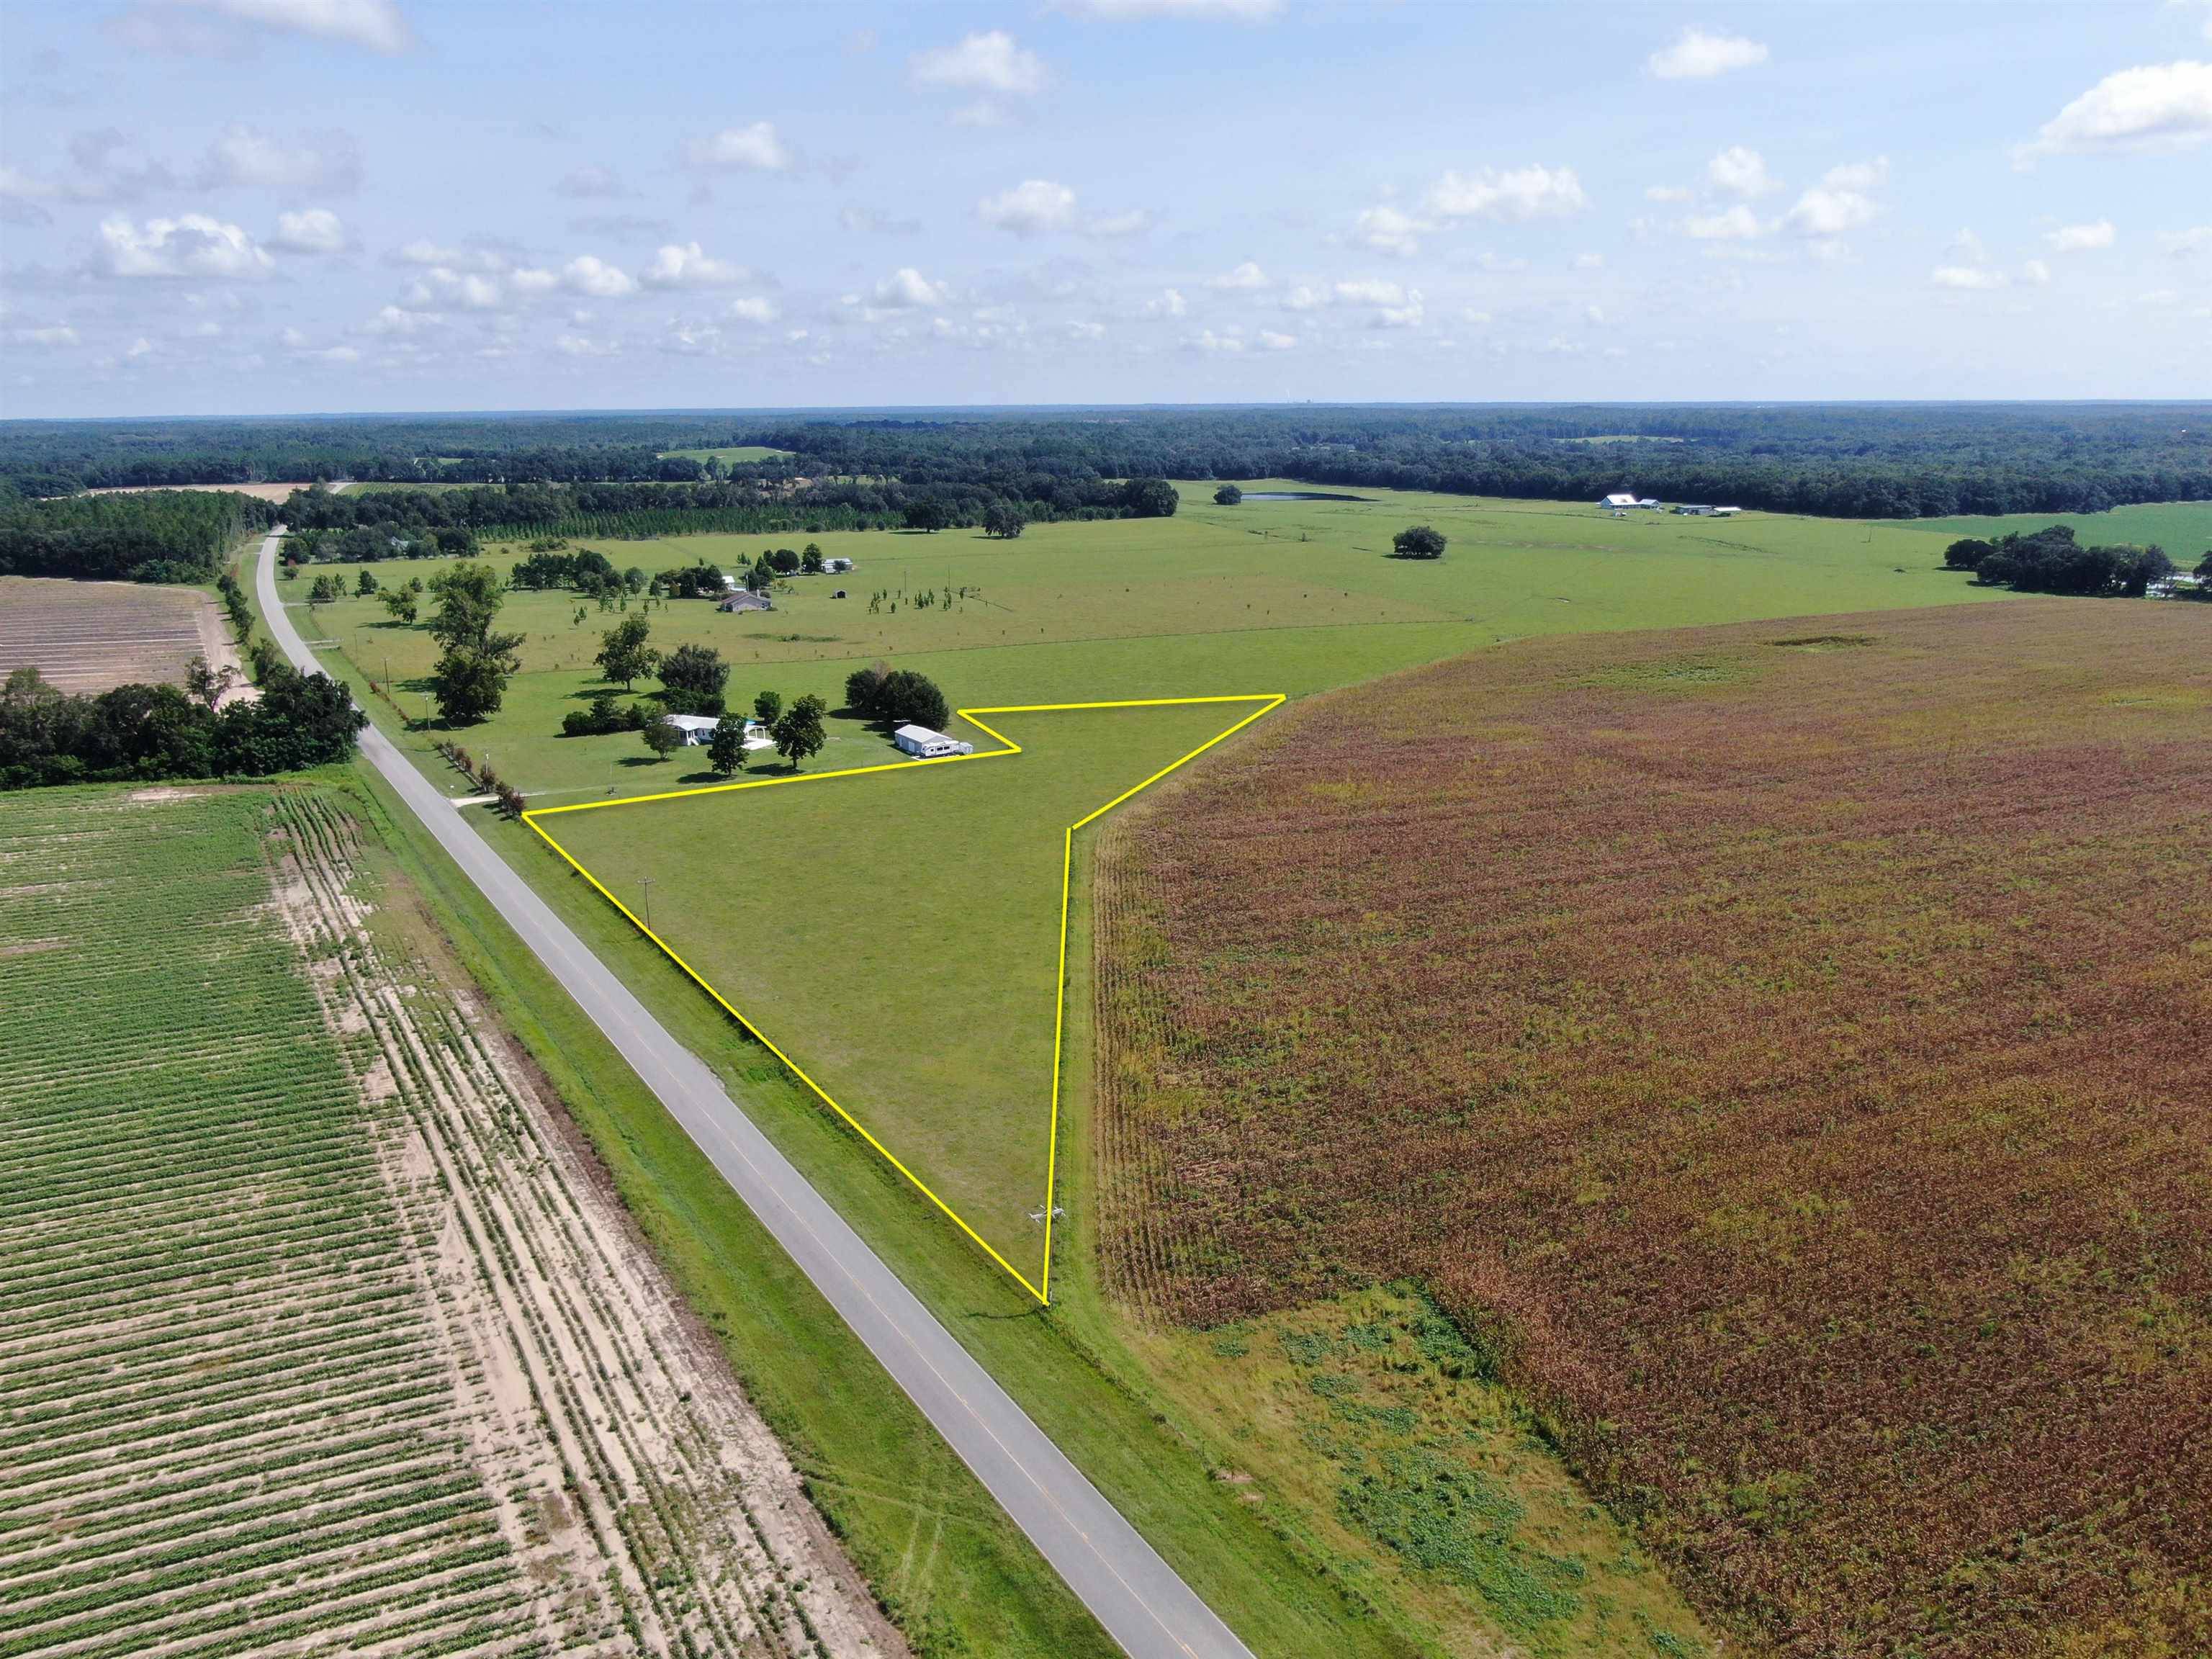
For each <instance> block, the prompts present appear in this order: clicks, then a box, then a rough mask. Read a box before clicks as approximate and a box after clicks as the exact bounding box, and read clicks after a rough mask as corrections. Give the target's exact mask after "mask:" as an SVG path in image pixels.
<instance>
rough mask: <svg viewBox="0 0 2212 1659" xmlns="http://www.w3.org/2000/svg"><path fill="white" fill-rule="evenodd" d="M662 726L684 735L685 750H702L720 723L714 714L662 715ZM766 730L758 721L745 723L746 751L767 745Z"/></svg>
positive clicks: (712, 740)
mask: <svg viewBox="0 0 2212 1659" xmlns="http://www.w3.org/2000/svg"><path fill="white" fill-rule="evenodd" d="M660 723H661V724H662V725H663V726H673V727H675V728H676V730H678V732H682V733H683V734H684V746H685V747H686V748H690V749H704V748H705V747H706V746H707V745H708V744H710V743H712V742H714V728H715V727H716V726H720V724H721V723H722V721H721V718H720V716H719V715H714V714H663V715H662V716H661V717H660ZM744 744H745V747H746V748H748V749H764V748H766V747H767V746H768V744H769V735H768V728H767V727H766V726H763V725H762V724H761V723H760V722H759V721H758V720H747V721H746V722H745V738H744Z"/></svg>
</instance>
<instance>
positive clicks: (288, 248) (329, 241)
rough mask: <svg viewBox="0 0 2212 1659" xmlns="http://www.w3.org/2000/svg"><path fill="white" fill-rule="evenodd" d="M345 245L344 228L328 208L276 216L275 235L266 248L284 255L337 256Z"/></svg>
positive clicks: (307, 209)
mask: <svg viewBox="0 0 2212 1659" xmlns="http://www.w3.org/2000/svg"><path fill="white" fill-rule="evenodd" d="M345 245H346V234H345V227H344V226H343V224H341V223H339V222H338V216H337V214H335V213H333V212H331V210H329V209H328V208H303V209H301V210H300V211H299V212H297V213H280V214H278V215H277V216H276V234H275V235H274V236H272V237H270V239H269V246H271V247H276V248H282V249H283V250H284V251H285V252H287V253H338V252H343V251H344V248H345Z"/></svg>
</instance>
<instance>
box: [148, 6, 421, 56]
mask: <svg viewBox="0 0 2212 1659" xmlns="http://www.w3.org/2000/svg"><path fill="white" fill-rule="evenodd" d="M170 3H172V4H174V5H183V6H193V7H197V9H200V10H202V11H211V12H214V13H216V14H217V15H220V16H223V17H228V18H229V19H231V20H232V21H234V22H239V23H248V24H252V25H253V26H254V27H258V28H265V29H273V30H275V31H276V32H278V33H288V34H304V35H307V36H310V37H312V38H313V39H315V40H328V41H331V42H333V43H335V44H337V45H340V46H366V47H367V48H368V50H369V51H371V52H385V53H386V54H389V53H392V52H404V51H406V50H407V49H408V47H410V46H413V45H414V44H415V37H414V33H413V32H412V31H411V30H410V29H409V28H408V27H407V20H406V19H405V18H404V17H403V16H401V15H400V14H399V8H398V6H397V5H395V4H393V3H392V0H170Z"/></svg>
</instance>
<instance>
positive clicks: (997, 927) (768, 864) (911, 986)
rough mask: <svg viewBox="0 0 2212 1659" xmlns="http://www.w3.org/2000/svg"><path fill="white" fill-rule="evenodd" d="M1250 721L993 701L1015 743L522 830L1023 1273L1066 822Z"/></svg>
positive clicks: (1043, 1150)
mask: <svg viewBox="0 0 2212 1659" xmlns="http://www.w3.org/2000/svg"><path fill="white" fill-rule="evenodd" d="M1252 712H1253V706H1252V705H1249V704H1239V703H1227V704H1224V703H1212V704H1192V705H1176V706H1170V707H1168V708H1123V709H1096V710H1090V709H1086V710H1073V711H1058V712H1054V713H1048V714H1008V715H998V714H994V715H991V716H989V717H988V719H989V720H990V723H991V726H993V728H994V729H995V730H997V731H1000V732H1004V733H1005V734H1006V736H1007V737H1008V738H1012V740H1013V741H1014V742H1015V743H1017V744H1020V745H1021V749H1022V752H1021V753H1020V754H1018V755H1012V756H1008V757H1006V758H1004V759H997V760H989V761H981V760H978V761H970V762H964V763H960V764H958V765H951V766H921V767H915V768H913V769H908V770H901V771H893V772H887V773H877V774H873V775H866V776H856V777H842V778H823V779H821V780H819V781H812V782H806V783H804V784H794V785H784V786H777V787H757V788H740V789H735V790H729V791H724V792H720V793H711V794H692V795H686V796H684V797H681V798H680V799H674V800H659V801H639V802H633V803H628V804H623V805H607V806H604V807H591V808H588V809H586V810H583V811H566V812H556V813H554V814H552V815H550V816H549V817H544V818H542V819H540V820H538V823H539V824H540V827H541V828H542V829H544V831H545V833H547V834H548V835H550V836H552V837H553V838H554V839H556V841H558V842H560V844H561V845H562V848H565V849H566V850H567V851H568V854H570V856H572V857H573V858H574V859H575V860H577V861H578V862H579V863H580V864H582V865H583V866H586V868H587V869H589V870H590V871H591V872H592V876H593V878H596V879H597V880H598V881H599V883H600V884H602V885H604V886H605V887H606V888H607V889H608V890H609V891H611V892H612V893H613V894H614V895H615V896H616V897H617V898H618V899H620V900H621V901H622V902H623V903H624V904H625V905H627V906H628V907H629V908H630V910H631V911H632V912H633V913H635V914H637V915H640V916H643V915H645V914H646V911H647V908H648V907H649V908H650V909H651V912H652V927H653V931H654V932H655V933H658V934H659V936H660V938H661V939H663V940H664V941H665V942H666V944H667V945H668V947H669V949H670V950H671V951H674V952H675V953H676V954H677V955H678V956H679V957H682V958H683V959H684V961H685V962H686V963H690V966H691V967H692V968H693V969H695V970H696V971H697V972H698V973H699V974H700V975H702V977H703V978H705V979H706V980H707V981H708V982H709V983H710V984H712V985H713V986H714V988H715V989H716V990H717V991H719V992H720V994H722V996H723V997H724V998H725V999H726V1000H728V1001H729V1002H731V1003H732V1004H733V1005H734V1006H736V1007H737V1008H738V1011H739V1012H741V1013H743V1014H744V1016H746V1018H749V1019H750V1020H752V1021H753V1022H754V1023H755V1024H756V1025H757V1027H758V1029H759V1030H761V1032H762V1033H763V1035H764V1036H767V1037H768V1038H769V1040H770V1041H771V1042H775V1044H776V1046H777V1047H778V1048H782V1049H783V1050H784V1052H785V1053H787V1054H790V1055H791V1056H792V1058H793V1060H796V1061H797V1062H798V1063H799V1065H800V1066H803V1067H804V1068H805V1070H806V1072H807V1073H808V1074H809V1075H811V1077H812V1078H813V1079H814V1080H815V1082H816V1083H817V1084H818V1085H821V1087H822V1088H823V1091H825V1092H826V1093H828V1094H829V1096H830V1097H831V1098H833V1099H834V1100H836V1102H837V1103H838V1104H839V1105H841V1106H842V1107H843V1108H844V1109H845V1110H846V1111H847V1112H848V1113H849V1114H850V1115H852V1116H853V1117H854V1118H855V1119H856V1120H858V1121H860V1124H861V1125H862V1126H863V1127H866V1129H867V1131H868V1132H869V1133H871V1134H872V1135H874V1136H876V1137H877V1138H878V1139H879V1140H881V1141H882V1142H883V1143H884V1146H885V1147H886V1148H887V1149H888V1151H889V1152H890V1154H891V1156H893V1157H895V1158H897V1159H899V1161H900V1162H901V1163H902V1164H905V1165H906V1167H907V1168H908V1170H911V1171H912V1172H913V1175H914V1176H915V1178H916V1179H917V1180H919V1181H921V1182H922V1183H923V1184H924V1185H926V1186H927V1187H928V1188H930V1189H931V1190H932V1191H933V1192H934V1193H936V1194H937V1195H938V1196H939V1198H940V1199H942V1200H944V1201H945V1204H947V1205H948V1206H951V1208H952V1209H953V1210H954V1211H955V1212H957V1213H958V1215H959V1216H960V1218H962V1219H963V1221H964V1222H966V1224H967V1225H969V1226H970V1227H972V1228H973V1229H974V1230H975V1232H976V1233H977V1234H978V1235H979V1236H980V1237H981V1238H982V1239H983V1240H984V1242H985V1243H987V1244H988V1245H989V1246H990V1247H991V1249H994V1250H995V1251H997V1252H998V1253H999V1255H1000V1256H1002V1257H1004V1258H1005V1260H1006V1262H1007V1263H1008V1264H1010V1265H1011V1266H1012V1267H1013V1268H1014V1269H1015V1270H1016V1271H1017V1272H1018V1273H1022V1274H1023V1275H1024V1276H1026V1277H1027V1278H1028V1279H1029V1280H1030V1282H1031V1283H1032V1284H1037V1283H1039V1282H1040V1281H1041V1280H1042V1276H1043V1273H1042V1269H1043V1243H1044V1231H1043V1228H1042V1225H1041V1221H1040V1220H1039V1219H1037V1218H1036V1217H1038V1216H1040V1215H1041V1212H1042V1208H1043V1205H1044V1201H1045V1194H1046V1177H1047V1165H1048V1152H1049V1142H1048V1128H1049V1123H1050V1115H1049V1103H1050V1099H1051V1090H1052V1077H1053V1012H1054V1005H1055V1001H1056V999H1057V994H1058V990H1059V975H1058V969H1059V933H1060V857H1061V842H1060V829H1062V828H1064V827H1065V826H1066V825H1068V824H1071V823H1074V822H1075V821H1076V820H1078V819H1079V818H1082V817H1087V816H1088V815H1089V814H1090V813H1091V811H1094V810H1096V809H1097V808H1098V807H1100V806H1103V805H1105V804H1106V803H1107V802H1108V801H1109V800H1111V799H1114V798H1115V796H1117V795H1119V794H1121V793H1122V792H1123V791H1124V790H1127V789H1129V788H1131V787H1134V786H1135V785H1137V784H1139V783H1141V782H1142V781H1144V780H1145V779H1146V778H1148V777H1150V776H1152V775H1153V774H1154V773H1156V772H1158V771H1159V770H1160V769H1163V768H1164V767H1166V766H1169V765H1170V764H1172V763H1174V762H1176V760H1178V759H1179V758H1180V757H1182V756H1184V755H1187V754H1188V753H1189V752H1190V751H1191V750H1194V749H1196V748H1198V747H1199V746H1200V744H1204V743H1206V741H1207V740H1208V739H1209V738H1213V737H1215V736H1216V735H1218V733H1220V732H1224V731H1225V730H1226V729H1228V728H1229V727H1230V726H1233V725H1235V724H1236V723H1237V721H1238V720H1243V718H1244V717H1245V716H1246V715H1248V714H1251V713H1252ZM962 729H963V731H965V732H969V735H971V736H973V737H975V738H976V739H977V740H978V745H979V748H981V749H991V748H994V747H995V746H996V745H994V744H990V743H989V742H988V741H987V740H986V739H984V738H983V737H982V734H981V732H974V731H973V730H972V728H969V727H964V726H963V728H962ZM1087 848H1088V836H1087V833H1086V835H1085V836H1084V837H1081V838H1079V844H1078V848H1077V856H1078V857H1079V858H1081V857H1082V856H1083V855H1084V854H1085V851H1086V850H1087ZM647 882H650V883H651V884H652V886H651V888H650V890H648V888H647Z"/></svg>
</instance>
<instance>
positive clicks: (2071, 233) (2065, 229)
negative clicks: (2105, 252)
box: [2043, 219, 2118, 253]
mask: <svg viewBox="0 0 2212 1659" xmlns="http://www.w3.org/2000/svg"><path fill="white" fill-rule="evenodd" d="M2117 236H2118V231H2116V230H2115V229H2114V228H2113V226H2112V221H2111V220H2110V219H2099V220H2097V221H2095V222H2093V223H2091V224H2086V225H2061V226H2059V227H2058V228H2057V229H2056V230H2054V231H2052V232H2051V234H2048V235H2047V236H2045V238H2044V239H2043V240H2045V241H2046V242H2048V243H2050V244H2051V248H2052V250H2053V251H2054V252H2059V253H2080V252H2084V251H2086V250H2087V249H2090V248H2100V247H2110V246H2112V242H2113V240H2114V239H2115V238H2116V237H2117Z"/></svg>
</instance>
